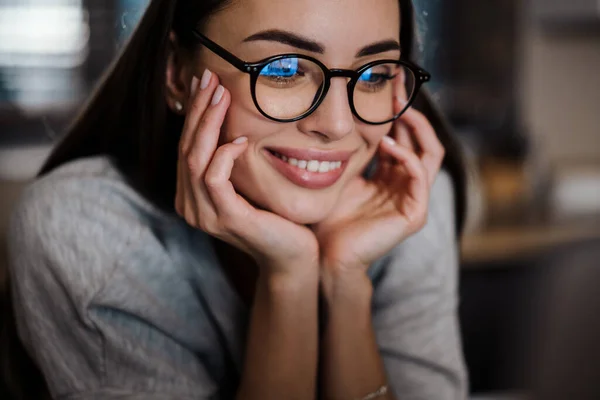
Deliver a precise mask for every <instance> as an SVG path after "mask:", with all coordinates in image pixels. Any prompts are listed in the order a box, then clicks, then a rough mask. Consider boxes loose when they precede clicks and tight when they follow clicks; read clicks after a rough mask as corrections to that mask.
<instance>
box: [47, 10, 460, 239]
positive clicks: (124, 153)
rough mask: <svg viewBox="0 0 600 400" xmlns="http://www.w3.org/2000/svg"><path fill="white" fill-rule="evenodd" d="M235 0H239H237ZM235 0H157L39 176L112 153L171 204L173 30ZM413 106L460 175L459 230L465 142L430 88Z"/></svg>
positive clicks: (409, 37)
mask: <svg viewBox="0 0 600 400" xmlns="http://www.w3.org/2000/svg"><path fill="white" fill-rule="evenodd" d="M234 1H235V0H234ZM399 2H400V10H401V28H400V44H401V49H402V54H403V56H404V57H408V58H409V59H411V58H412V56H413V49H414V44H415V39H416V26H415V22H414V21H415V19H414V9H413V4H412V1H411V0H399ZM230 3H231V0H204V1H197V0H178V1H172V0H153V1H151V3H150V5H149V6H148V9H147V11H146V13H145V15H144V17H143V18H142V20H141V22H140V24H139V25H138V27H137V29H136V31H135V32H134V34H133V36H132V38H131V39H130V41H129V43H128V44H127V46H126V47H125V50H124V51H123V53H122V54H121V56H120V57H119V58H118V60H117V61H116V63H115V64H113V67H112V68H111V69H109V71H108V73H107V75H106V76H105V78H104V80H103V81H102V83H101V84H100V86H99V87H98V89H97V90H96V92H95V94H94V95H93V97H92V98H91V101H90V102H89V103H88V104H87V106H86V107H85V108H84V109H83V111H82V112H81V114H80V115H79V117H78V118H77V119H76V120H75V122H74V123H73V125H72V126H71V128H70V129H69V131H68V133H67V135H66V136H65V138H64V139H63V140H62V142H60V143H59V144H58V145H57V146H56V148H55V149H54V151H53V152H52V153H51V155H50V157H49V158H48V160H47V161H46V163H45V165H44V166H43V167H42V169H41V172H40V175H43V174H46V173H48V172H49V171H51V170H53V169H54V168H56V167H58V166H59V165H61V164H64V163H66V162H68V161H71V160H74V159H78V158H83V157H89V156H94V155H106V156H109V157H111V158H112V160H113V161H114V162H115V163H116V166H117V167H118V168H119V169H120V170H121V172H122V173H123V174H124V176H125V177H126V178H127V179H128V180H129V183H130V184H131V185H132V186H133V187H134V188H135V189H136V190H138V191H139V192H141V193H142V194H143V195H144V196H146V197H147V198H148V199H149V200H150V201H152V202H153V203H154V204H156V205H158V206H159V207H161V208H163V209H166V210H173V206H174V198H175V182H176V165H177V155H178V151H177V147H178V142H179V137H180V133H181V130H182V128H183V122H184V117H182V116H179V115H177V114H175V113H173V112H172V111H171V110H170V109H169V108H168V107H167V104H166V101H165V79H164V77H165V72H166V65H167V57H168V51H169V48H168V47H169V40H168V39H169V32H170V31H171V30H173V31H174V32H175V33H176V34H177V37H178V39H179V43H180V44H181V45H182V46H184V47H188V48H190V49H192V48H193V47H194V46H196V44H195V42H194V40H193V38H192V37H191V35H190V32H191V29H192V28H193V27H196V26H202V24H203V23H204V22H205V21H206V20H207V19H208V18H209V17H210V15H211V14H213V13H214V12H216V11H218V10H221V9H223V8H225V7H227V6H228V5H229V4H230ZM414 106H415V108H417V109H418V110H420V111H421V112H423V113H424V114H425V115H426V116H427V118H428V119H429V121H430V122H431V124H432V125H433V127H434V129H435V131H436V132H437V135H438V137H439V139H440V141H441V142H442V144H443V145H444V148H445V149H446V157H445V159H444V163H443V167H444V168H445V169H447V170H448V171H449V172H450V175H451V176H452V178H453V181H454V187H455V199H456V218H457V219H456V222H457V223H456V226H457V232H458V233H460V232H461V231H462V226H463V219H464V218H463V217H464V213H465V177H464V167H463V163H462V158H461V156H460V149H459V147H458V146H457V143H456V140H455V138H454V137H453V135H452V134H451V130H450V127H449V126H448V124H447V123H446V121H445V119H444V118H443V117H442V114H441V113H440V112H439V110H438V109H437V107H436V105H435V104H434V103H433V102H432V101H431V98H430V96H429V94H428V92H427V91H426V90H425V89H422V90H421V91H420V93H419V95H418V97H417V99H416V100H415V104H414Z"/></svg>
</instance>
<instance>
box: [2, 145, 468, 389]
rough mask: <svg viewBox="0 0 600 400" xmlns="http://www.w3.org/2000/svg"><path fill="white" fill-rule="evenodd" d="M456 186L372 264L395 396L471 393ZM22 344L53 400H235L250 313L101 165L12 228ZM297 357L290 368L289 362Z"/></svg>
mask: <svg viewBox="0 0 600 400" xmlns="http://www.w3.org/2000/svg"><path fill="white" fill-rule="evenodd" d="M454 217H455V215H454V205H453V194H452V182H451V180H450V178H449V175H448V174H447V173H445V172H442V173H441V174H440V175H439V176H438V179H437V180H436V182H435V185H434V188H433V193H432V196H431V206H430V211H429V219H428V223H427V225H426V227H425V228H424V229H423V230H422V231H421V232H419V233H418V234H416V235H414V236H412V237H410V238H409V239H407V240H406V241H404V242H403V243H402V244H400V245H398V246H397V247H396V248H395V249H394V250H393V251H392V252H390V254H388V255H387V256H386V257H384V258H383V259H381V260H379V261H378V262H377V263H375V264H374V265H373V266H372V267H371V269H370V271H369V274H370V276H371V279H372V281H373V284H374V295H373V302H372V303H373V324H374V328H375V330H376V336H377V342H378V344H379V348H380V352H381V355H382V357H383V360H384V362H385V366H386V370H387V373H388V376H389V382H390V385H391V387H392V388H393V390H394V391H395V393H396V395H397V397H398V399H399V400H438V399H439V400H446V399H447V400H458V399H463V398H465V397H466V374H465V369H464V363H463V358H462V351H461V344H460V336H459V329H458V324H457V264H458V261H457V244H456V237H455V233H454V230H455V226H454ZM9 250H10V273H11V278H12V286H13V295H14V303H15V308H16V310H15V311H16V315H17V326H18V330H19V335H20V337H21V339H22V340H23V342H24V344H25V346H26V348H27V349H28V351H29V353H30V354H31V356H32V357H33V359H34V360H35V361H36V363H37V364H38V365H39V366H40V368H41V370H42V372H43V374H44V376H45V377H46V380H47V382H48V385H49V388H50V390H51V393H52V395H53V397H54V398H56V399H82V400H83V399H117V398H118V399H230V398H232V397H233V396H234V393H235V390H236V385H237V383H238V382H239V379H240V374H241V370H242V361H243V360H242V359H243V354H244V346H245V335H246V330H247V324H248V318H249V310H248V309H247V307H246V306H245V304H244V303H243V302H242V301H241V299H240V298H239V297H238V294H237V292H235V290H234V289H233V288H232V286H231V285H230V284H229V282H228V280H227V278H226V276H225V274H224V273H223V271H222V270H221V268H220V266H219V262H218V260H217V258H216V256H215V253H214V249H213V248H212V246H211V241H210V240H209V237H208V236H207V235H206V234H205V233H203V232H201V231H198V230H195V229H193V228H191V227H189V226H188V225H187V224H185V222H184V221H183V220H181V219H180V218H178V217H176V216H173V215H168V214H165V213H164V212H162V211H160V210H158V209H157V208H155V207H154V206H153V205H152V204H150V203H149V202H148V201H147V200H145V199H144V198H142V197H141V196H140V195H139V194H137V193H136V192H135V191H134V190H133V189H132V188H131V187H130V186H128V185H127V183H126V182H125V181H124V179H123V177H122V176H121V175H120V173H119V172H118V170H117V169H116V168H115V167H114V166H113V165H112V163H111V162H110V160H108V159H107V158H102V157H97V158H89V159H84V160H78V161H75V162H71V163H69V164H67V165H64V166H62V167H60V168H58V169H57V170H55V171H53V172H52V173H50V174H49V175H47V176H46V177H44V178H43V179H40V180H38V181H37V182H35V183H34V184H33V185H31V186H30V187H29V188H28V190H26V192H25V194H24V196H23V198H22V200H21V202H20V204H19V205H18V207H17V209H16V210H15V213H14V215H13V218H12V223H11V229H10V232H9ZM292 361H293V360H292Z"/></svg>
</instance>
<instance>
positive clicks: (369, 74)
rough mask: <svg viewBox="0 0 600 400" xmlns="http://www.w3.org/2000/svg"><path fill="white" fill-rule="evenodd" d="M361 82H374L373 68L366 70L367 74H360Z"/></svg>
mask: <svg viewBox="0 0 600 400" xmlns="http://www.w3.org/2000/svg"><path fill="white" fill-rule="evenodd" d="M358 79H359V80H361V81H368V82H370V81H372V80H373V68H369V69H368V70H366V71H365V72H363V73H362V74H360V77H359V78H358Z"/></svg>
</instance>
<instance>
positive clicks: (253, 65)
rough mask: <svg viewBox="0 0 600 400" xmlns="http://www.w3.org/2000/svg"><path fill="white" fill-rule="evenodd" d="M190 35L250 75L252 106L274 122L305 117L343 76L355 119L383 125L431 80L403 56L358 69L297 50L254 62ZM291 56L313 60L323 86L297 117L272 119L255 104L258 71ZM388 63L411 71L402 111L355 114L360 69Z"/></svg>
mask: <svg viewBox="0 0 600 400" xmlns="http://www.w3.org/2000/svg"><path fill="white" fill-rule="evenodd" d="M192 34H193V35H194V37H195V38H196V39H197V40H198V41H199V42H200V43H201V44H202V45H204V46H205V47H206V48H207V49H209V50H210V51H212V52H213V53H215V54H216V55H218V56H219V57H221V58H222V59H224V60H225V61H227V62H228V63H230V64H231V65H233V66H234V67H235V68H237V69H238V70H240V71H241V72H244V73H247V74H249V75H250V92H251V94H252V101H253V102H254V105H255V106H256V108H257V109H258V111H259V112H260V113H261V114H262V115H264V116H265V117H266V118H268V119H270V120H272V121H276V122H284V123H285V122H295V121H299V120H301V119H303V118H306V117H307V116H309V115H310V114H312V113H313V112H314V111H315V110H316V109H317V108H318V107H319V106H320V105H321V103H322V102H323V100H325V96H327V92H328V91H329V87H330V86H331V78H335V77H344V78H350V81H349V82H348V84H347V90H348V103H349V104H350V110H351V111H352V114H353V115H354V116H355V117H356V118H358V119H359V120H360V121H361V122H364V123H366V124H369V125H384V124H387V123H390V122H392V121H395V120H397V119H398V118H399V117H400V116H401V115H402V114H403V113H404V112H405V111H406V110H407V109H408V107H410V105H411V104H412V103H413V101H414V100H415V98H416V96H417V93H418V92H419V89H420V88H421V85H423V83H425V82H428V81H429V80H430V79H431V74H430V73H429V72H427V71H425V70H424V69H423V68H421V67H420V66H418V65H417V64H415V63H412V62H410V61H408V60H402V59H400V60H376V61H371V62H369V63H367V64H365V65H363V66H362V67H360V68H359V69H357V70H351V69H329V68H327V67H326V66H325V65H324V64H323V63H322V62H320V61H319V60H317V59H316V58H313V57H310V56H307V55H305V54H297V53H286V54H278V55H275V56H272V57H268V58H265V59H262V60H260V61H256V62H246V61H244V60H242V59H240V58H238V57H236V56H235V55H233V54H232V53H230V52H229V51H228V50H226V49H224V48H223V47H221V46H220V45H218V44H217V43H215V42H213V41H212V40H210V39H209V38H208V37H206V36H205V35H204V34H202V33H201V32H199V31H198V30H197V29H193V30H192ZM290 57H295V58H301V59H305V60H308V61H311V62H313V63H315V64H316V65H318V66H319V67H320V68H321V69H322V70H323V79H324V80H323V88H322V90H321V93H320V95H319V99H318V100H317V101H316V102H314V104H313V105H312V106H311V107H310V108H309V109H308V110H306V111H305V112H304V113H303V114H301V115H299V116H297V117H294V118H290V119H280V118H275V117H273V116H270V115H269V114H267V113H266V112H265V111H263V109H262V108H261V107H260V104H259V103H258V100H257V98H256V83H257V81H258V78H259V76H260V73H261V71H262V70H263V69H264V68H265V67H266V66H267V65H268V64H270V63H272V62H274V61H277V60H280V59H283V58H290ZM390 63H394V64H399V65H402V66H404V67H406V68H407V69H408V70H410V71H411V72H412V73H413V75H414V77H415V87H414V89H413V92H412V94H411V97H410V98H409V99H408V101H407V103H406V107H405V108H404V109H403V110H402V111H400V112H399V113H398V114H396V115H395V116H394V117H392V118H391V119H389V120H387V121H383V122H371V121H367V120H365V119H363V118H362V117H361V116H360V115H359V114H358V112H357V111H356V108H355V107H354V96H353V94H354V88H355V86H356V83H357V82H358V79H359V78H360V76H361V75H362V74H363V72H365V71H366V70H368V69H369V68H372V67H374V66H376V65H380V64H390Z"/></svg>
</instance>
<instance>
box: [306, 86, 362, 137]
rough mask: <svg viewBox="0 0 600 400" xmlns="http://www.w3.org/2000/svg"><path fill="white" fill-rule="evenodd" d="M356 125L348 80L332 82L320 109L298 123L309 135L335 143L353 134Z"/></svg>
mask: <svg viewBox="0 0 600 400" xmlns="http://www.w3.org/2000/svg"><path fill="white" fill-rule="evenodd" d="M354 123H355V122H354V115H353V114H352V111H351V109H350V104H349V101H348V89H347V85H346V80H345V79H339V78H338V79H332V80H331V85H330V87H329V91H328V92H327V94H326V95H325V98H324V99H323V101H322V102H321V104H320V105H319V107H318V108H317V109H316V110H315V111H314V112H313V113H312V114H310V115H309V116H308V117H306V118H304V119H302V120H300V121H298V127H299V128H300V130H301V131H303V132H305V133H307V134H311V135H318V136H321V137H324V138H327V139H328V140H329V141H335V140H340V139H342V138H344V137H345V136H347V135H349V134H350V133H352V131H353V130H354Z"/></svg>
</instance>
